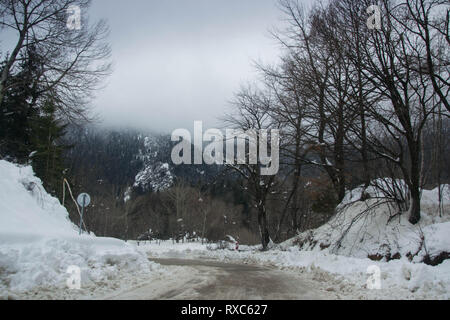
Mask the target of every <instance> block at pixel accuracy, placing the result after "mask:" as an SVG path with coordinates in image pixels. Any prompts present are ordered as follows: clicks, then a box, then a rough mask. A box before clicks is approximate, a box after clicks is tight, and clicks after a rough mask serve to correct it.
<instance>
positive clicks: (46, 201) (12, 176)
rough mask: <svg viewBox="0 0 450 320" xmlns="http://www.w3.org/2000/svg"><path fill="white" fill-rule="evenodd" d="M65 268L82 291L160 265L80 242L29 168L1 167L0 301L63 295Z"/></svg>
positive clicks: (89, 238)
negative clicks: (40, 293) (77, 274)
mask: <svg viewBox="0 0 450 320" xmlns="http://www.w3.org/2000/svg"><path fill="white" fill-rule="evenodd" d="M69 266H78V267H79V268H80V269H81V286H82V289H86V288H89V287H92V286H99V285H100V286H103V287H107V286H108V285H109V282H110V280H113V279H115V278H116V277H119V275H120V274H123V273H127V274H130V273H149V272H151V271H155V270H157V269H158V266H159V265H157V264H155V263H152V262H149V261H148V259H147V257H146V256H145V255H144V254H142V253H140V252H139V251H137V250H136V249H135V247H134V246H131V245H129V244H127V243H125V242H123V241H121V240H118V239H112V238H97V237H95V236H93V235H82V236H79V235H78V229H77V227H76V226H75V225H74V224H73V223H71V222H70V220H69V218H68V212H67V210H66V209H65V208H64V207H63V206H62V205H61V204H60V202H59V201H58V199H56V198H53V197H51V196H50V195H49V194H48V193H46V191H45V190H44V188H43V187H42V182H41V181H40V179H38V178H36V177H35V176H34V173H33V170H32V168H31V167H29V166H26V167H20V166H17V165H14V164H11V163H9V162H6V161H0V298H8V297H14V296H15V294H20V293H23V292H27V291H30V290H41V289H42V290H51V289H52V288H54V289H68V288H67V287H66V281H67V279H68V277H69V274H67V273H66V271H67V269H68V267H69Z"/></svg>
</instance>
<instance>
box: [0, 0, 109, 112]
mask: <svg viewBox="0 0 450 320" xmlns="http://www.w3.org/2000/svg"><path fill="white" fill-rule="evenodd" d="M89 5H90V0H0V13H1V14H0V27H1V30H2V32H3V33H5V34H11V35H15V36H16V40H15V45H14V48H13V49H12V51H11V52H10V53H9V54H8V55H7V56H6V57H5V63H4V66H3V68H2V69H1V74H0V104H1V102H2V101H3V98H4V95H5V93H6V91H7V90H10V89H13V88H14V87H15V86H18V85H20V83H17V82H13V81H11V79H12V76H13V75H14V73H15V72H16V69H17V68H18V66H19V64H20V62H21V61H22V60H23V59H26V57H27V53H28V51H29V49H30V48H34V50H35V52H36V53H37V55H38V56H39V62H40V67H39V73H38V75H37V77H36V79H34V81H35V82H36V83H39V88H40V89H39V92H38V95H37V96H39V97H43V96H45V95H51V96H52V99H53V100H54V101H55V102H57V105H58V107H59V112H60V115H63V116H65V117H66V118H68V119H70V120H76V119H80V118H83V119H87V118H88V114H87V107H86V106H87V103H88V102H89V100H90V98H91V97H92V95H93V93H94V91H95V90H96V89H98V87H99V84H100V83H101V80H102V79H103V77H104V76H106V75H107V74H109V72H110V67H111V64H110V62H109V61H108V60H109V57H110V47H109V45H108V44H107V43H106V41H105V40H106V37H107V35H108V27H107V25H106V23H105V21H99V22H98V23H96V24H94V25H90V24H89V21H88V18H87V10H88V8H89ZM78 9H79V10H80V14H81V15H80V17H79V18H80V25H79V27H80V28H79V30H78V28H77V27H78V26H75V28H72V27H70V28H69V26H68V21H69V18H70V15H71V14H74V13H73V12H71V10H75V11H77V10H78ZM75 14H77V12H75ZM72 29H73V30H72ZM34 103H35V104H37V103H39V101H34Z"/></svg>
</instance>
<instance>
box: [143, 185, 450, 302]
mask: <svg viewBox="0 0 450 320" xmlns="http://www.w3.org/2000/svg"><path fill="white" fill-rule="evenodd" d="M368 191H369V192H372V193H373V192H375V191H374V190H368ZM449 192H450V190H449V186H445V188H444V195H445V200H444V215H443V216H442V217H441V216H439V214H438V212H439V210H438V201H437V189H436V190H431V191H424V192H423V196H422V221H421V223H420V224H419V225H417V226H413V225H411V224H410V223H409V222H408V221H407V218H408V217H407V214H403V215H399V216H397V215H395V214H396V213H397V212H396V211H395V210H393V208H392V206H390V205H388V204H382V205H380V206H375V207H374V210H370V211H369V212H367V214H363V215H361V213H362V212H364V211H366V210H367V209H368V208H370V207H371V206H374V204H375V203H376V201H378V200H375V199H371V200H367V201H364V202H362V201H358V200H359V199H360V190H353V191H352V192H350V193H349V194H348V195H347V197H346V198H345V200H344V202H343V204H341V208H343V209H342V211H341V212H340V213H339V214H338V215H336V216H335V217H334V218H333V219H331V221H330V222H329V223H327V224H326V225H324V226H322V227H320V228H318V229H316V230H311V231H308V232H305V233H302V234H300V235H299V236H297V237H295V238H293V239H291V240H289V241H286V242H285V243H283V244H281V245H279V246H276V247H274V248H272V250H270V251H268V252H260V251H259V247H242V246H241V247H240V251H239V252H236V251H233V250H210V249H211V248H210V247H209V246H207V245H202V244H200V243H184V244H182V243H180V244H173V243H172V242H171V241H166V242H162V243H156V242H153V243H146V244H142V243H141V244H140V246H139V247H138V249H139V250H141V251H143V252H146V253H148V254H149V255H151V256H153V257H159V258H162V257H168V258H182V259H192V258H203V259H214V260H220V261H230V262H242V263H248V264H263V265H269V266H273V267H277V268H281V269H289V270H291V271H296V272H298V273H301V274H303V275H304V276H305V277H312V280H315V281H317V282H318V285H323V286H325V287H326V290H327V291H330V292H335V293H336V298H344V299H450V260H445V261H443V262H442V263H440V264H438V265H436V266H431V265H427V264H425V263H423V261H424V259H425V258H426V257H427V256H428V257H429V258H430V259H431V260H433V259H434V258H436V257H439V256H440V255H442V254H443V253H444V254H445V253H449V252H450V216H449V214H448V212H449V209H450V207H449V205H450V194H449ZM343 231H347V233H346V237H344V238H343V239H341V236H342V233H343ZM338 240H341V241H340V243H341V245H340V246H335V245H334V244H335V243H336V242H337V241H338ZM369 257H370V259H369ZM378 271H379V272H380V274H379V279H380V282H379V284H380V289H373V290H371V289H370V287H371V285H368V280H369V279H373V278H374V277H377V275H376V273H377V272H378ZM370 283H372V282H370Z"/></svg>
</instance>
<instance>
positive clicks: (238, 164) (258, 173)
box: [224, 87, 277, 250]
mask: <svg viewBox="0 0 450 320" xmlns="http://www.w3.org/2000/svg"><path fill="white" fill-rule="evenodd" d="M270 103H271V100H270V97H269V96H268V95H266V94H265V93H263V92H262V91H260V90H257V89H252V88H251V87H249V88H242V89H241V91H240V92H239V93H238V94H237V95H236V98H235V101H234V103H233V104H234V107H235V113H232V114H230V115H228V116H226V117H225V119H224V120H225V123H227V124H228V125H230V126H232V127H233V128H234V129H236V130H240V131H242V132H250V131H251V132H254V134H255V137H253V138H254V139H252V140H253V141H252V140H250V139H249V141H248V148H249V149H250V145H254V146H255V147H256V150H257V153H258V155H259V156H261V154H260V140H261V139H264V140H266V139H265V137H262V136H261V132H262V131H261V130H267V129H269V128H275V129H276V128H277V127H276V124H275V127H273V125H274V123H273V122H272V121H271V117H270V115H269V113H268V112H267V111H268V106H269V105H270ZM227 138H229V137H227ZM270 138H271V137H268V139H269V140H270ZM273 138H274V137H273ZM238 139H241V138H239V137H238ZM269 140H268V141H269ZM269 145H271V143H269ZM270 152H272V151H271V150H270ZM245 158H246V159H245V160H246V161H239V159H238V158H237V156H236V157H235V159H227V160H228V161H227V166H228V167H229V168H230V169H232V170H234V171H235V172H237V173H238V174H239V175H240V176H241V177H242V178H243V179H244V181H246V183H247V189H248V191H249V193H250V194H251V196H252V198H253V204H254V207H255V208H256V210H257V212H258V225H259V230H260V235H261V244H262V248H263V250H267V249H268V246H269V243H270V241H271V238H270V234H269V224H268V212H267V201H268V198H269V196H270V193H271V191H272V190H273V188H275V182H276V176H275V175H269V176H267V175H264V174H263V173H262V170H263V164H261V162H258V161H257V163H256V164H255V163H253V162H252V161H250V154H249V153H246V155H245ZM230 160H231V161H230ZM241 160H242V159H241ZM231 162H232V163H234V164H232V163H231ZM244 162H245V163H244Z"/></svg>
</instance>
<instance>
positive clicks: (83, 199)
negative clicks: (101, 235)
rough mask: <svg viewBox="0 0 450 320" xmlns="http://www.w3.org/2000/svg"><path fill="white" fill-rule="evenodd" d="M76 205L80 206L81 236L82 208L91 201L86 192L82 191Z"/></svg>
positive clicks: (81, 223)
mask: <svg viewBox="0 0 450 320" xmlns="http://www.w3.org/2000/svg"><path fill="white" fill-rule="evenodd" d="M77 202H78V205H79V206H80V207H81V217H80V236H81V226H82V225H83V215H84V208H86V207H87V206H88V205H89V204H90V203H91V197H90V196H89V195H88V194H87V193H82V194H80V195H79V196H78V198H77Z"/></svg>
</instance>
